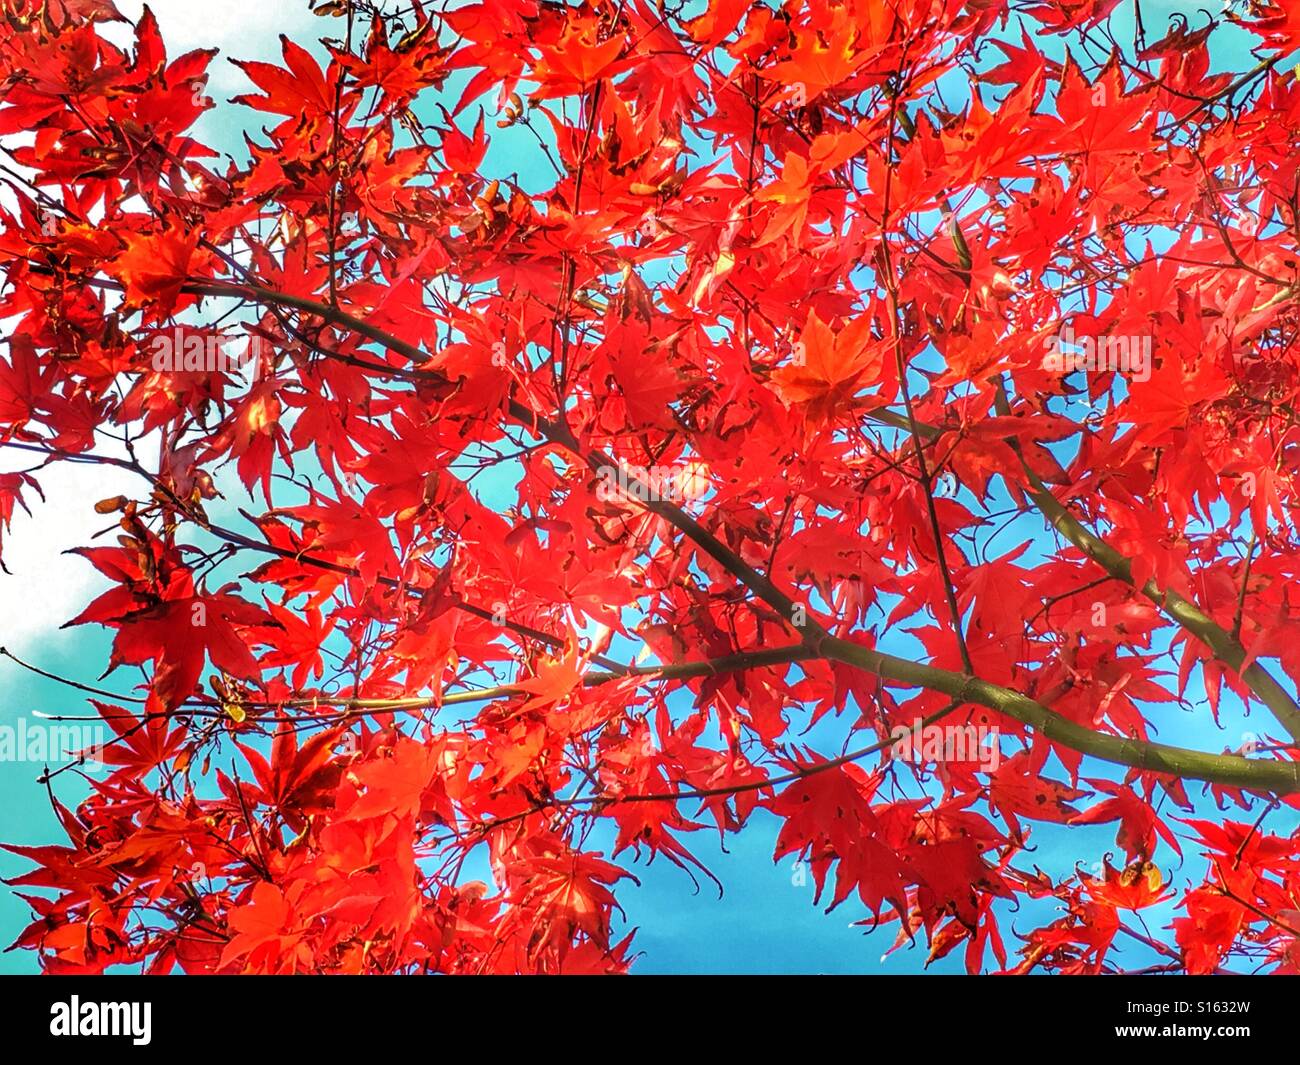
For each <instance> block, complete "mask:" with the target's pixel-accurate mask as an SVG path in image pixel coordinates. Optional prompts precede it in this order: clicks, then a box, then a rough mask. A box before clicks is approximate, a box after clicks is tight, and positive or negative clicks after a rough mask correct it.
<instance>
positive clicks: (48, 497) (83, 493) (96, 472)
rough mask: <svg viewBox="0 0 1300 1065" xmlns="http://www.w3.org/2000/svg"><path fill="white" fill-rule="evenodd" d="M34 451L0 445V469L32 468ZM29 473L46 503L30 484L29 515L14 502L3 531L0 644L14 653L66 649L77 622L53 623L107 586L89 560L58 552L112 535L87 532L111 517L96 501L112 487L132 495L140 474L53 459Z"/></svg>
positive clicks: (109, 493)
mask: <svg viewBox="0 0 1300 1065" xmlns="http://www.w3.org/2000/svg"><path fill="white" fill-rule="evenodd" d="M38 461H39V456H37V455H33V454H31V453H30V452H22V451H17V450H15V449H12V448H0V471H6V472H8V471H13V470H18V469H31V468H32V467H33V466H35V465H36V464H37V462H38ZM34 476H35V477H36V480H37V481H38V482H39V483H40V486H41V491H43V492H44V493H45V502H44V503H42V502H41V499H40V496H38V495H37V494H36V493H35V492H33V491H26V492H24V493H23V501H24V502H25V503H26V504H27V505H28V506H29V507H30V508H31V511H32V513H31V515H30V516H29V515H28V514H26V513H25V512H24V511H23V510H22V508H21V507H15V508H14V509H15V513H14V519H13V525H12V527H11V528H10V530H9V531H8V532H7V533H6V534H5V536H4V554H3V558H4V563H5V565H6V566H7V567H8V568H9V573H7V574H6V573H0V646H4V647H8V648H10V649H11V650H13V651H14V652H15V653H17V654H22V652H23V650H24V649H27V650H30V649H33V648H36V647H40V648H44V649H47V650H55V651H64V652H66V651H68V650H69V649H71V648H72V646H73V644H74V641H76V639H77V638H78V633H77V630H76V629H64V630H62V631H60V629H59V626H60V625H62V624H63V623H64V622H65V621H69V620H71V619H72V618H74V617H76V615H77V614H79V613H80V612H81V611H82V610H83V609H84V608H85V606H86V605H87V604H88V603H89V602H90V600H91V598H92V597H93V596H94V595H95V594H97V592H99V591H102V590H104V589H106V588H107V587H108V582H107V581H106V580H105V579H104V578H103V577H102V576H100V574H99V573H98V571H96V570H95V569H94V568H93V567H92V566H91V565H90V563H89V562H87V561H85V560H84V559H81V558H77V557H76V556H74V555H65V554H63V552H64V551H66V550H68V549H69V548H72V547H86V546H90V545H91V544H100V543H108V544H112V543H113V542H114V540H113V537H112V535H111V534H110V535H108V536H105V537H102V538H100V539H99V540H94V541H92V539H91V537H92V536H94V534H95V533H96V532H98V531H99V530H101V529H104V528H107V527H109V526H111V525H112V524H113V518H112V517H111V516H110V517H105V516H103V515H100V514H96V513H95V509H94V508H95V503H96V502H97V501H98V500H100V499H105V498H108V497H109V496H114V495H118V494H124V495H138V494H139V492H140V484H141V481H140V478H139V477H138V476H137V475H136V474H133V473H131V472H130V471H128V470H123V469H120V468H118V467H115V466H102V465H91V464H88V463H72V462H60V463H58V464H56V465H53V466H48V467H46V468H45V469H43V470H39V471H37V472H36V473H35V474H34Z"/></svg>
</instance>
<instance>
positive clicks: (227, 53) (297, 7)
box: [100, 0, 337, 94]
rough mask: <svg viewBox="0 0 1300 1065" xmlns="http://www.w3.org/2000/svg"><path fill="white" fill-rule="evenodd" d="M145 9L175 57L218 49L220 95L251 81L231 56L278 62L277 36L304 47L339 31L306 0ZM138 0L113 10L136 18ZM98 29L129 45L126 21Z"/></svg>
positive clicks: (157, 3)
mask: <svg viewBox="0 0 1300 1065" xmlns="http://www.w3.org/2000/svg"><path fill="white" fill-rule="evenodd" d="M148 6H149V9H150V10H151V11H153V13H154V16H155V17H156V18H157V19H158V29H159V32H161V33H162V38H163V41H164V43H165V44H166V45H167V56H168V58H169V59H174V58H176V57H177V56H181V55H184V54H185V53H186V52H191V51H193V50H194V49H196V48H219V49H220V50H221V53H220V55H218V56H217V57H216V58H215V59H214V60H213V61H212V65H211V67H210V68H209V74H210V77H211V83H210V87H211V89H212V90H215V91H217V92H219V93H222V94H226V93H232V92H244V91H246V90H248V89H249V87H250V85H249V82H248V80H247V78H245V77H244V75H243V73H242V72H241V71H240V70H239V69H238V68H237V67H236V66H234V65H233V64H232V63H230V62H228V60H230V59H258V60H262V61H263V62H278V61H279V60H280V34H282V33H283V34H285V35H286V36H288V37H291V38H293V40H295V41H296V42H298V43H299V44H301V45H303V46H304V47H307V48H313V42H314V41H315V40H316V38H318V37H320V36H322V35H329V34H330V33H331V32H332V31H333V30H335V29H337V24H336V23H335V22H334V20H332V19H324V18H320V17H319V16H317V15H314V14H312V12H311V11H310V9H308V7H307V0H213V2H210V3H204V2H202V0H151V2H150V3H149V5H148ZM144 7H145V5H144V3H142V2H141V0H117V9H118V10H119V11H121V12H122V14H123V15H125V16H126V17H127V18H129V19H131V21H132V22H134V21H135V20H136V19H138V18H139V17H140V15H141V14H142V13H143V11H144ZM100 32H101V33H102V34H103V35H104V36H105V37H108V38H109V39H110V40H112V41H113V42H114V43H115V44H117V45H118V46H119V47H124V46H127V45H129V43H130V42H131V41H132V40H133V39H134V31H133V30H132V29H131V28H129V27H127V26H124V25H112V24H109V23H104V24H101V26H100Z"/></svg>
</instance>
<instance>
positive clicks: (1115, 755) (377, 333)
mask: <svg viewBox="0 0 1300 1065" xmlns="http://www.w3.org/2000/svg"><path fill="white" fill-rule="evenodd" d="M193 284H194V289H193V290H194V291H196V292H197V291H203V292H206V293H208V294H211V295H224V296H235V297H238V296H243V297H244V298H251V299H255V300H257V301H258V302H265V303H283V304H284V305H286V306H291V307H294V308H296V309H298V310H301V311H304V312H306V313H309V314H313V315H316V316H318V317H321V318H323V319H325V320H327V321H330V322H332V323H334V324H337V325H342V326H345V327H346V328H349V329H353V330H355V331H356V332H359V333H361V335H363V336H366V337H367V338H369V339H371V340H373V341H374V342H375V343H378V344H380V345H382V346H384V347H385V348H387V349H388V350H390V351H393V352H395V353H397V354H401V355H404V356H406V357H407V358H410V359H411V360H412V361H413V362H416V363H419V364H424V363H427V362H429V361H430V356H429V355H428V354H427V353H426V352H424V351H423V350H421V349H420V348H418V347H416V346H415V345H413V344H410V343H408V342H406V341H403V340H401V339H400V338H398V337H394V336H392V335H391V334H389V333H387V332H386V331H384V330H382V329H379V328H376V327H375V326H372V325H369V324H368V323H366V322H365V321H364V320H362V319H360V318H357V317H356V316H355V315H352V314H349V313H348V312H346V311H343V310H341V309H338V308H333V307H329V306H328V305H325V304H321V303H319V302H317V301H315V300H310V299H306V298H305V297H301V296H291V295H287V294H283V293H279V292H276V291H274V290H272V289H267V288H264V287H262V286H260V285H248V284H229V285H227V284H223V283H207V282H202V283H193ZM508 410H509V412H510V414H511V416H512V418H514V419H515V420H516V421H518V422H519V423H520V424H522V425H524V426H525V427H529V428H532V429H533V430H534V431H536V432H539V433H540V434H541V435H543V436H545V437H547V438H548V439H550V440H552V441H553V442H554V443H557V444H559V445H561V446H563V447H565V448H566V449H568V450H570V451H572V452H573V453H574V454H576V455H577V456H578V457H579V458H581V459H582V461H583V462H585V463H586V464H587V465H588V466H590V467H591V468H592V469H593V470H599V469H601V468H602V467H604V466H608V465H611V464H613V463H612V460H610V459H608V458H606V457H605V456H603V455H598V454H593V453H590V452H585V451H584V449H582V448H581V446H580V444H579V443H578V441H577V440H576V439H575V438H574V437H573V434H572V433H571V432H570V431H569V430H568V429H567V427H562V426H559V425H557V424H555V423H553V422H551V421H550V420H549V419H547V418H545V417H543V416H542V415H540V414H537V413H536V412H534V411H531V410H529V409H528V408H527V407H525V406H524V405H523V404H521V403H519V402H518V401H517V400H513V399H512V400H509V401H508ZM876 413H877V414H879V412H876ZM1021 461H1022V462H1023V461H1024V460H1023V456H1022V459H1021ZM1028 472H1029V475H1030V476H1031V478H1032V479H1033V480H1034V481H1035V482H1037V484H1038V485H1041V484H1042V482H1041V481H1039V480H1038V479H1037V477H1036V475H1034V474H1033V473H1032V471H1028ZM646 494H647V495H648V496H649V497H651V498H649V499H648V500H647V502H646V503H645V504H644V505H645V507H646V509H648V510H650V511H652V512H653V513H655V514H657V515H659V516H660V517H663V518H665V519H666V520H667V521H669V522H670V523H671V524H672V525H674V526H675V527H677V528H678V529H679V530H681V531H682V532H683V533H684V534H685V535H686V536H687V537H689V538H690V539H691V540H692V541H694V542H695V543H696V544H697V546H699V547H700V548H701V549H703V550H704V551H705V553H706V554H708V555H709V556H710V557H711V558H713V559H714V560H715V561H716V562H718V564H719V565H721V566H722V567H723V568H724V569H726V570H727V572H729V573H731V574H732V576H734V577H735V578H736V579H737V580H738V581H740V582H741V583H742V584H744V585H746V586H747V587H748V588H750V589H751V590H752V591H753V592H754V593H755V594H756V595H758V596H759V597H760V598H761V599H763V600H764V601H765V602H767V603H768V604H769V605H770V606H772V607H773V608H774V609H775V610H776V611H777V612H778V613H779V614H780V615H781V616H782V617H783V619H785V620H786V621H787V623H789V624H790V625H791V627H793V628H795V629H796V630H797V631H800V632H801V633H802V634H803V635H804V636H805V639H806V640H809V641H810V642H811V643H812V646H813V648H814V649H815V651H816V652H817V653H818V654H819V655H824V656H826V657H830V658H834V659H836V660H838V661H842V662H845V663H846V664H849V665H858V666H862V667H863V668H865V669H867V670H868V671H870V672H872V673H876V674H877V675H879V676H883V677H887V678H889V679H893V680H899V681H902V682H905V683H916V684H917V685H918V686H920V687H925V688H929V689H931V690H934V691H939V692H943V693H945V694H948V695H950V696H953V697H955V698H961V699H964V700H965V701H969V702H975V703H979V704H980V705H983V706H987V707H989V708H990V709H994V710H998V711H1000V712H1002V713H1006V714H1007V715H1008V716H1010V717H1013V718H1015V719H1016V720H1019V721H1021V722H1022V723H1023V724H1027V725H1030V726H1032V727H1034V728H1036V729H1037V730H1038V731H1040V732H1041V733H1042V734H1043V735H1044V736H1046V737H1047V738H1048V739H1051V740H1053V741H1054V742H1058V743H1061V744H1062V745H1064V746H1066V747H1069V748H1071V749H1073V750H1076V751H1079V752H1080V753H1083V754H1091V755H1093V756H1094V757H1097V758H1100V759H1102V760H1103V761H1109V762H1112V763H1115V764H1118V765H1127V766H1132V767H1134V768H1138V769H1144V770H1147V771H1152V772H1160V773H1169V774H1172V775H1176V776H1183V777H1188V778H1190V779H1194V780H1204V781H1207V782H1212V783H1218V784H1225V785H1230V786H1237V787H1246V788H1254V789H1260V790H1265V791H1270V792H1273V793H1275V794H1289V793H1291V792H1295V791H1300V765H1297V764H1292V763H1288V762H1282V761H1259V760H1255V761H1252V760H1250V759H1246V758H1241V757H1239V756H1236V755H1215V754H1208V753H1205V752H1201V751H1194V750H1190V749H1186V748H1181V747H1173V746H1169V745H1167V744H1160V743H1152V742H1148V741H1141V740H1135V739H1125V738H1123V737H1119V736H1113V735H1109V734H1107V733H1103V732H1096V731H1093V730H1092V729H1088V728H1084V727H1083V726H1082V725H1078V724H1076V723H1075V722H1073V721H1070V720H1069V719H1068V718H1065V717H1062V716H1061V715H1059V714H1057V713H1055V712H1054V711H1052V710H1049V709H1048V708H1047V707H1045V706H1043V705H1041V704H1040V703H1037V702H1035V701H1034V700H1032V699H1030V698H1028V697H1027V696H1025V695H1023V694H1021V693H1018V692H1015V691H1012V690H1011V689H1008V688H1002V687H1000V686H998V685H995V684H991V683H989V682H987V681H982V680H980V679H978V678H977V677H974V676H970V675H964V674H960V673H953V672H950V671H948V670H943V669H939V668H937V667H934V666H927V665H922V664H920V663H917V662H912V661H909V660H907V659H902V658H897V657H895V656H892V655H886V654H883V653H881V652H878V651H874V650H870V649H868V648H865V647H861V646H859V645H857V644H853V643H848V642H846V641H844V640H840V639H837V638H835V637H833V636H831V635H830V634H829V633H827V631H826V630H825V629H824V628H823V627H822V626H821V625H820V624H819V623H818V622H817V621H816V620H815V619H813V618H812V617H811V616H810V615H805V616H804V618H803V619H802V621H798V620H796V619H795V616H794V615H795V611H794V607H795V603H794V601H793V600H792V599H791V598H790V597H789V596H787V595H786V594H785V593H784V592H782V591H780V590H779V589H778V588H777V587H776V586H775V585H774V584H772V582H771V581H770V580H769V579H768V578H767V577H765V576H764V575H762V574H760V573H759V572H758V571H757V570H755V569H753V567H751V566H750V565H749V564H748V563H746V562H745V561H744V560H743V559H741V558H740V557H739V556H738V555H737V554H735V552H733V551H732V550H731V549H730V548H728V547H727V546H726V545H725V544H723V543H722V542H721V541H720V540H718V539H717V537H715V536H714V535H713V534H712V533H710V532H709V531H708V530H707V529H705V528H703V526H701V525H700V524H699V523H698V522H697V521H696V520H695V519H694V518H692V517H691V516H690V515H689V514H687V513H686V512H685V511H683V510H681V508H679V507H677V506H675V505H673V504H672V503H670V502H667V501H663V500H658V499H654V498H653V495H654V493H646ZM1038 494H1039V495H1045V496H1046V497H1047V499H1049V500H1050V501H1051V504H1055V506H1056V507H1057V508H1059V509H1060V510H1061V512H1062V513H1064V508H1062V507H1061V506H1060V504H1059V503H1057V502H1056V499H1055V497H1054V496H1052V495H1051V493H1050V492H1046V490H1045V489H1043V490H1041V491H1040V492H1039V493H1038ZM1036 502H1037V500H1036ZM1051 504H1048V503H1047V502H1046V501H1045V500H1044V501H1043V506H1045V507H1050V505H1051ZM1045 513H1047V511H1045ZM1048 517H1049V520H1050V518H1051V515H1050V514H1048ZM1067 518H1068V519H1069V522H1073V524H1074V525H1075V526H1077V527H1078V530H1079V531H1081V532H1082V533H1083V536H1084V538H1085V539H1084V542H1088V543H1091V542H1092V541H1095V542H1096V544H1099V545H1100V548H1101V549H1104V551H1103V556H1104V557H1111V556H1113V557H1114V558H1116V559H1120V560H1122V562H1123V566H1124V569H1123V571H1122V572H1123V574H1124V575H1123V576H1121V575H1120V572H1116V573H1115V574H1114V575H1115V576H1120V579H1122V580H1124V581H1125V582H1126V583H1128V584H1130V585H1131V584H1132V583H1133V582H1132V576H1131V570H1129V569H1128V565H1129V564H1128V560H1127V559H1123V556H1121V555H1119V553H1118V552H1116V551H1114V549H1113V548H1111V547H1110V546H1109V545H1107V544H1105V543H1104V541H1101V540H1099V539H1098V538H1096V537H1095V536H1093V535H1092V534H1091V533H1089V532H1088V531H1087V530H1086V529H1084V528H1083V526H1082V525H1081V524H1080V523H1078V522H1077V521H1075V519H1073V518H1072V517H1070V516H1069V515H1068V514H1067ZM1067 525H1068V523H1067ZM254 544H256V541H249V544H248V545H249V546H253V545H254ZM256 546H257V548H258V549H259V550H264V549H267V548H266V547H264V545H260V544H257V545H256ZM267 546H269V545H267ZM277 553H278V552H277ZM1106 553H1109V554H1106ZM295 557H302V556H295ZM1148 584H1149V585H1150V586H1151V587H1152V588H1153V589H1154V588H1155V586H1154V582H1148ZM1143 591H1144V594H1150V593H1147V592H1146V589H1145V588H1144V589H1143ZM1155 595H1157V596H1159V591H1158V589H1156V590H1155ZM1170 595H1176V593H1170ZM1178 600H1181V597H1178ZM1156 601H1157V602H1158V603H1159V602H1160V599H1157V600H1156ZM1168 602H1169V603H1170V604H1171V606H1172V607H1173V610H1171V613H1173V614H1174V616H1175V618H1176V619H1177V620H1179V621H1180V623H1182V618H1183V617H1184V616H1189V615H1188V612H1187V610H1179V609H1178V608H1177V600H1173V599H1169V600H1168ZM1182 602H1183V604H1184V606H1185V607H1188V608H1190V610H1191V611H1195V608H1194V607H1191V606H1190V604H1186V601H1182ZM1196 613H1199V611H1196ZM1202 617H1204V615H1202ZM1204 620H1205V621H1206V622H1208V623H1209V625H1210V626H1213V628H1214V629H1218V626H1217V625H1214V623H1213V622H1212V621H1210V620H1209V619H1208V618H1205V619H1204ZM1192 623H1193V624H1195V621H1194V619H1192ZM1184 627H1188V626H1187V625H1186V624H1185V625H1184ZM1201 628H1202V629H1204V626H1201ZM1189 631H1194V632H1195V629H1191V630H1189ZM1204 631H1207V632H1209V630H1204ZM1218 631H1219V633H1221V634H1222V635H1223V636H1224V637H1226V635H1227V634H1226V633H1223V632H1222V630H1221V629H1218ZM1198 635H1199V633H1198ZM1207 642H1208V641H1207ZM1210 646H1211V647H1213V646H1214V645H1213V644H1211V645H1210ZM1244 654H1245V652H1244V651H1242V652H1241V655H1242V657H1243V658H1244ZM1240 661H1241V659H1240V658H1239V659H1238V662H1240ZM869 662H870V663H874V664H868V663H869ZM1254 669H1255V666H1254V665H1252V667H1251V671H1253V670H1254ZM1251 671H1248V672H1251ZM1260 672H1263V670H1262V669H1261V670H1260ZM1265 675H1266V676H1267V674H1265ZM1271 679H1272V678H1271V677H1269V680H1271ZM1274 684H1276V682H1274ZM1278 690H1279V691H1280V688H1279V689H1278ZM966 692H969V695H967V694H963V693H966ZM1297 721H1298V722H1300V713H1298V714H1297Z"/></svg>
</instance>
